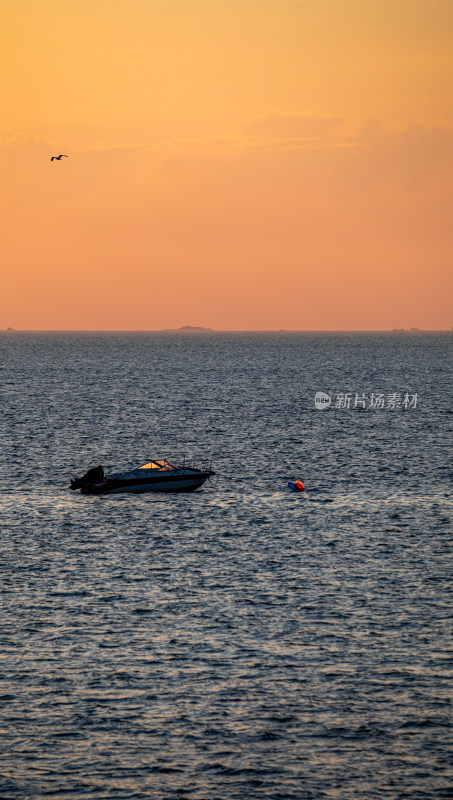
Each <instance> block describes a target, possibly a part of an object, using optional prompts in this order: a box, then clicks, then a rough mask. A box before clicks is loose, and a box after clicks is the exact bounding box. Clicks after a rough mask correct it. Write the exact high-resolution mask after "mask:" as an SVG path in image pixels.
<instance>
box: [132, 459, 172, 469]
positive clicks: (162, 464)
mask: <svg viewBox="0 0 453 800" xmlns="http://www.w3.org/2000/svg"><path fill="white" fill-rule="evenodd" d="M139 469H157V470H160V471H161V472H168V471H169V470H172V469H176V467H174V466H173V465H172V464H170V463H169V462H168V461H166V460H165V459H164V458H163V459H161V460H160V461H148V463H147V464H143V466H142V467H139Z"/></svg>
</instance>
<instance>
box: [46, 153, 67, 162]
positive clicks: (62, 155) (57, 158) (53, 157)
mask: <svg viewBox="0 0 453 800" xmlns="http://www.w3.org/2000/svg"><path fill="white" fill-rule="evenodd" d="M62 158H69V156H65V154H64V153H61V155H59V156H52V158H51V159H50V160H51V161H53V160H54V159H55V161H60V159H62Z"/></svg>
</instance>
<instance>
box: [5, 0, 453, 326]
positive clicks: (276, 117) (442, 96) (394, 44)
mask: <svg viewBox="0 0 453 800" xmlns="http://www.w3.org/2000/svg"><path fill="white" fill-rule="evenodd" d="M0 9H1V19H2V24H1V25H0V61H1V62H2V63H1V81H2V87H1V94H2V106H1V107H2V117H1V124H0V163H1V181H0V192H1V199H0V203H1V215H0V216H1V223H0V224H1V233H0V261H1V264H2V280H1V292H0V328H3V329H5V328H6V327H7V326H11V327H13V328H16V329H57V330H58V329H64V330H82V329H87V330H155V329H159V328H169V327H179V326H181V325H186V324H191V325H202V326H209V327H212V328H217V329H223V330H270V329H276V328H288V329H294V330H364V329H368V330H376V329H389V328H390V329H391V328H394V327H397V328H399V327H405V328H406V327H410V326H415V327H419V328H425V329H442V328H443V329H445V328H448V329H450V328H451V327H452V326H453V313H452V301H451V298H452V289H453V286H452V263H453V223H452V220H453V203H452V198H453V89H452V87H453V2H452V0H39V2H38V0H0ZM59 153H65V154H68V155H69V158H67V159H62V160H61V161H53V162H51V161H50V157H51V155H54V154H55V155H58V154H59Z"/></svg>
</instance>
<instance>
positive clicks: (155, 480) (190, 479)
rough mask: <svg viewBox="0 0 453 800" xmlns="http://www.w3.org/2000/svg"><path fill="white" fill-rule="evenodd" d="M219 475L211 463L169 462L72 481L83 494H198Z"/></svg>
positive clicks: (90, 472)
mask: <svg viewBox="0 0 453 800" xmlns="http://www.w3.org/2000/svg"><path fill="white" fill-rule="evenodd" d="M213 475H215V472H213V471H212V469H211V462H210V461H203V462H201V463H199V464H195V463H190V464H187V463H186V461H185V459H184V461H183V463H182V464H181V465H179V466H178V465H175V464H170V462H169V461H167V460H166V459H158V460H153V461H148V462H147V463H146V464H143V465H142V466H141V467H137V468H135V469H131V470H128V471H126V472H112V473H109V474H108V475H106V474H105V473H104V468H103V467H102V466H101V465H99V466H98V467H93V469H90V470H88V472H86V473H85V475H83V477H82V478H75V479H74V480H72V481H71V489H72V490H73V491H75V490H76V489H80V491H81V493H82V494H120V493H122V492H133V493H134V494H139V493H143V492H194V491H195V489H198V488H199V487H200V486H202V485H203V483H204V482H205V481H206V480H208V478H211V477H212V476H213Z"/></svg>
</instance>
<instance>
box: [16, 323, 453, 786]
mask: <svg viewBox="0 0 453 800" xmlns="http://www.w3.org/2000/svg"><path fill="white" fill-rule="evenodd" d="M452 344H453V334H451V333H421V332H420V333H418V332H412V333H407V332H388V333H291V332H285V331H281V332H278V333H277V332H276V333H214V332H212V333H210V332H206V333H188V334H178V333H74V332H71V333H25V332H24V333H21V332H13V331H9V332H3V333H1V334H0V392H1V417H0V487H1V494H0V527H1V534H0V543H1V551H0V558H1V587H0V627H1V632H0V797H1V798H2V800H13V799H14V800H16V798H18V799H20V800H25V799H26V798H27V799H28V798H29V799H30V800H35V799H36V798H50V797H53V798H58V799H59V800H78V798H80V800H111V799H113V798H114V799H115V800H145V798H158V799H159V800H171V799H175V800H176V798H178V799H179V800H180V799H181V798H185V799H187V800H249V799H250V800H252V799H253V800H255V798H259V799H261V798H263V800H271V799H272V800H290V799H291V800H296V799H297V800H323V799H324V798H325V799H326V800H327V799H328V800H356V799H357V800H358V799H360V800H364V799H366V800H375V799H376V800H378V799H379V800H381V799H382V800H384V798H385V800H400V799H401V800H402V798H404V799H405V800H407V798H410V799H411V800H426V799H427V798H429V799H430V800H434V799H436V800H438V798H447V797H451V796H452V793H453V766H452V738H453V737H452V727H451V722H452V718H451V668H452V655H453V652H452V651H453V647H452V637H451V633H452V581H451V578H452V559H451V543H452V524H451V522H452V512H453V504H452V499H451V478H452V474H453V466H452V460H451V434H452V428H453V401H452V392H451V389H452V383H451V374H452V372H451V355H452ZM317 393H322V395H318V399H316V395H317ZM325 395H328V398H327V399H326V398H325ZM320 397H321V398H322V397H324V400H323V401H322V402H321V401H320V400H319V398H320ZM329 400H330V402H329ZM184 457H185V458H186V460H189V459H195V460H196V459H212V465H213V469H214V471H215V473H216V475H215V477H214V478H213V479H212V480H210V481H209V482H208V483H206V484H205V485H204V486H203V487H202V488H201V489H199V490H198V491H196V492H194V493H190V494H141V495H133V494H129V495H128V494H122V495H116V496H104V497H92V496H86V495H82V494H80V492H72V491H71V490H70V488H69V484H70V480H71V478H73V477H76V476H78V477H80V476H81V475H82V474H83V473H84V472H85V471H86V470H88V469H89V468H91V467H93V466H97V465H98V464H102V465H103V466H104V469H105V471H106V472H107V473H108V472H109V471H120V470H122V469H129V468H131V467H135V466H139V465H140V464H142V463H144V462H146V461H148V460H150V459H151V458H166V459H168V460H170V461H172V462H176V463H178V462H179V461H181V460H182V459H183V458H184ZM296 480H301V481H302V483H303V484H304V486H305V491H304V492H302V493H295V492H292V491H291V490H290V489H289V488H288V482H294V481H296Z"/></svg>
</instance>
